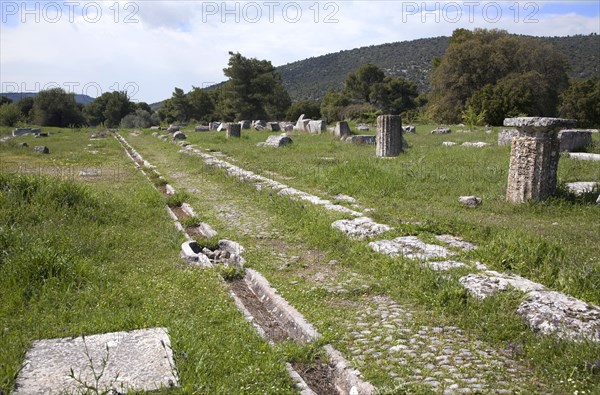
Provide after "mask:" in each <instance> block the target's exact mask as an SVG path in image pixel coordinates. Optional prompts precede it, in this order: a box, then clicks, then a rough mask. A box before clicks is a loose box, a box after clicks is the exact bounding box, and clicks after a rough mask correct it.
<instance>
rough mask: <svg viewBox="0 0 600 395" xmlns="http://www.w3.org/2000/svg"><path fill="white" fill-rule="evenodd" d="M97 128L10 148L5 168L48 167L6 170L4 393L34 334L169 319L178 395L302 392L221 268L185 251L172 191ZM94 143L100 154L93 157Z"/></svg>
mask: <svg viewBox="0 0 600 395" xmlns="http://www.w3.org/2000/svg"><path fill="white" fill-rule="evenodd" d="M88 134H89V133H88V132H87V131H84V130H81V131H75V132H71V131H67V130H63V131H57V132H56V134H55V135H52V136H51V137H48V138H47V139H45V140H43V144H46V145H48V146H49V147H50V150H51V151H50V155H45V156H42V155H39V154H34V153H33V152H32V148H31V147H30V148H21V147H16V146H15V145H13V144H10V143H9V144H4V145H2V146H1V147H0V149H1V150H2V151H1V154H2V165H3V168H4V169H7V168H10V169H12V170H15V169H16V168H17V167H15V166H16V165H17V164H18V163H21V164H22V165H23V166H21V170H23V169H24V168H25V166H27V168H28V169H29V171H30V172H35V173H36V174H34V175H23V174H16V173H15V172H14V171H4V172H3V173H1V174H0V245H1V248H0V250H1V251H2V255H0V301H1V303H0V321H1V322H2V330H0V344H1V345H2V346H1V347H0V392H2V391H4V393H8V392H9V391H10V390H11V388H12V387H13V385H14V380H15V377H16V375H17V373H18V371H19V369H20V365H21V363H22V360H23V356H24V353H25V351H26V350H27V348H28V347H29V345H30V344H31V342H32V341H33V340H37V339H44V338H54V337H66V336H78V335H91V334H96V333H104V332H112V331H122V330H132V329H139V328H147V327H156V326H164V327H167V328H168V330H169V333H170V336H171V343H172V346H173V349H174V355H175V359H176V365H177V371H178V374H179V376H180V378H181V382H182V383H183V385H182V387H181V388H180V389H178V390H171V391H168V392H169V393H182V394H190V393H222V394H225V393H247V394H255V393H263V392H264V393H293V392H294V391H293V390H292V383H291V380H289V379H288V377H287V374H286V371H285V366H284V364H283V361H284V359H283V356H282V354H281V353H278V352H277V351H276V350H273V349H272V348H270V347H269V346H268V344H267V343H266V342H264V341H263V340H262V339H260V338H259V337H258V335H257V334H256V333H255V332H254V330H253V328H252V327H251V326H250V325H249V324H248V323H247V322H246V321H245V320H244V319H243V317H242V316H241V314H239V312H238V311H237V309H236V308H235V306H234V305H233V303H232V301H231V299H230V297H229V295H228V290H227V287H226V286H225V285H224V284H223V283H222V280H221V279H220V277H219V276H218V274H217V273H216V272H212V271H199V270H194V269H192V268H190V267H189V266H187V265H185V264H184V263H183V262H182V261H181V260H180V259H179V258H178V254H179V248H180V247H179V245H180V243H181V242H183V241H184V239H183V236H182V235H181V234H179V233H178V232H177V231H176V230H175V228H174V227H173V224H172V221H171V220H170V219H169V217H168V215H167V213H166V211H165V208H164V199H163V198H162V196H161V195H160V193H159V192H158V191H156V190H155V189H153V188H152V187H151V186H150V184H149V183H148V182H147V181H146V180H145V179H144V178H143V176H142V175H141V174H140V173H139V172H137V171H136V170H135V169H134V167H133V165H132V163H131V162H130V161H129V159H128V158H126V156H125V155H124V153H123V150H122V149H121V147H120V145H119V144H118V143H117V141H116V140H115V139H113V138H108V139H104V140H98V141H90V140H89V138H88ZM19 141H27V142H28V143H29V144H30V146H33V145H34V144H40V142H39V140H34V139H33V138H30V137H24V138H20V139H19ZM90 143H91V144H93V145H94V147H93V148H94V150H97V151H98V153H97V154H90V153H89V152H87V153H86V151H88V150H87V148H88V147H87V144H90ZM84 168H86V169H87V168H95V169H101V170H102V171H103V172H104V173H103V176H101V177H90V179H92V180H94V181H92V182H89V181H85V179H82V178H80V177H78V176H77V175H78V172H77V173H74V171H75V170H77V171H79V170H80V169H84ZM115 169H118V172H116V171H115ZM44 173H47V174H51V175H52V176H55V175H57V174H60V175H61V178H62V180H60V181H59V180H57V179H56V178H55V177H50V176H47V175H45V174H44ZM72 174H75V176H74V177H72V176H71V175H72ZM207 296H209V297H207Z"/></svg>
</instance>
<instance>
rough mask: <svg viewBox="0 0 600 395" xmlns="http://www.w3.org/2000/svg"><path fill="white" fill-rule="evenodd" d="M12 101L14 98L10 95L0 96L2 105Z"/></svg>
mask: <svg viewBox="0 0 600 395" xmlns="http://www.w3.org/2000/svg"><path fill="white" fill-rule="evenodd" d="M10 103H12V100H10V99H9V98H8V97H6V96H0V106H1V105H3V104H10Z"/></svg>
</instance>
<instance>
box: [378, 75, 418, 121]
mask: <svg viewBox="0 0 600 395" xmlns="http://www.w3.org/2000/svg"><path fill="white" fill-rule="evenodd" d="M418 95H419V93H418V92H417V87H416V86H415V84H413V83H412V82H410V81H408V80H407V79H404V78H401V77H389V76H388V77H385V78H384V80H383V81H382V82H380V83H376V84H374V85H373V86H372V87H371V95H370V97H371V103H372V104H373V105H374V106H375V107H377V108H378V109H380V110H381V111H382V112H384V113H386V114H400V113H402V112H405V111H408V110H412V109H414V108H416V107H417V104H416V102H415V99H416V98H417V96H418Z"/></svg>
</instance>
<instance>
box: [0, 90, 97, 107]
mask: <svg viewBox="0 0 600 395" xmlns="http://www.w3.org/2000/svg"><path fill="white" fill-rule="evenodd" d="M0 96H4V97H6V98H8V99H10V100H12V102H13V103H16V102H18V101H19V100H21V99H24V98H26V97H36V96H37V93H34V92H10V93H0ZM75 101H76V102H77V103H78V104H83V105H84V106H85V105H86V104H88V103H91V102H92V101H94V98H93V97H90V96H88V95H78V94H75Z"/></svg>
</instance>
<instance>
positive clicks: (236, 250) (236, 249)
mask: <svg viewBox="0 0 600 395" xmlns="http://www.w3.org/2000/svg"><path fill="white" fill-rule="evenodd" d="M219 250H222V251H227V252H229V253H230V254H236V255H241V254H243V253H244V251H245V249H244V247H242V246H241V245H240V244H239V243H237V242H235V241H231V240H226V239H223V240H219Z"/></svg>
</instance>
